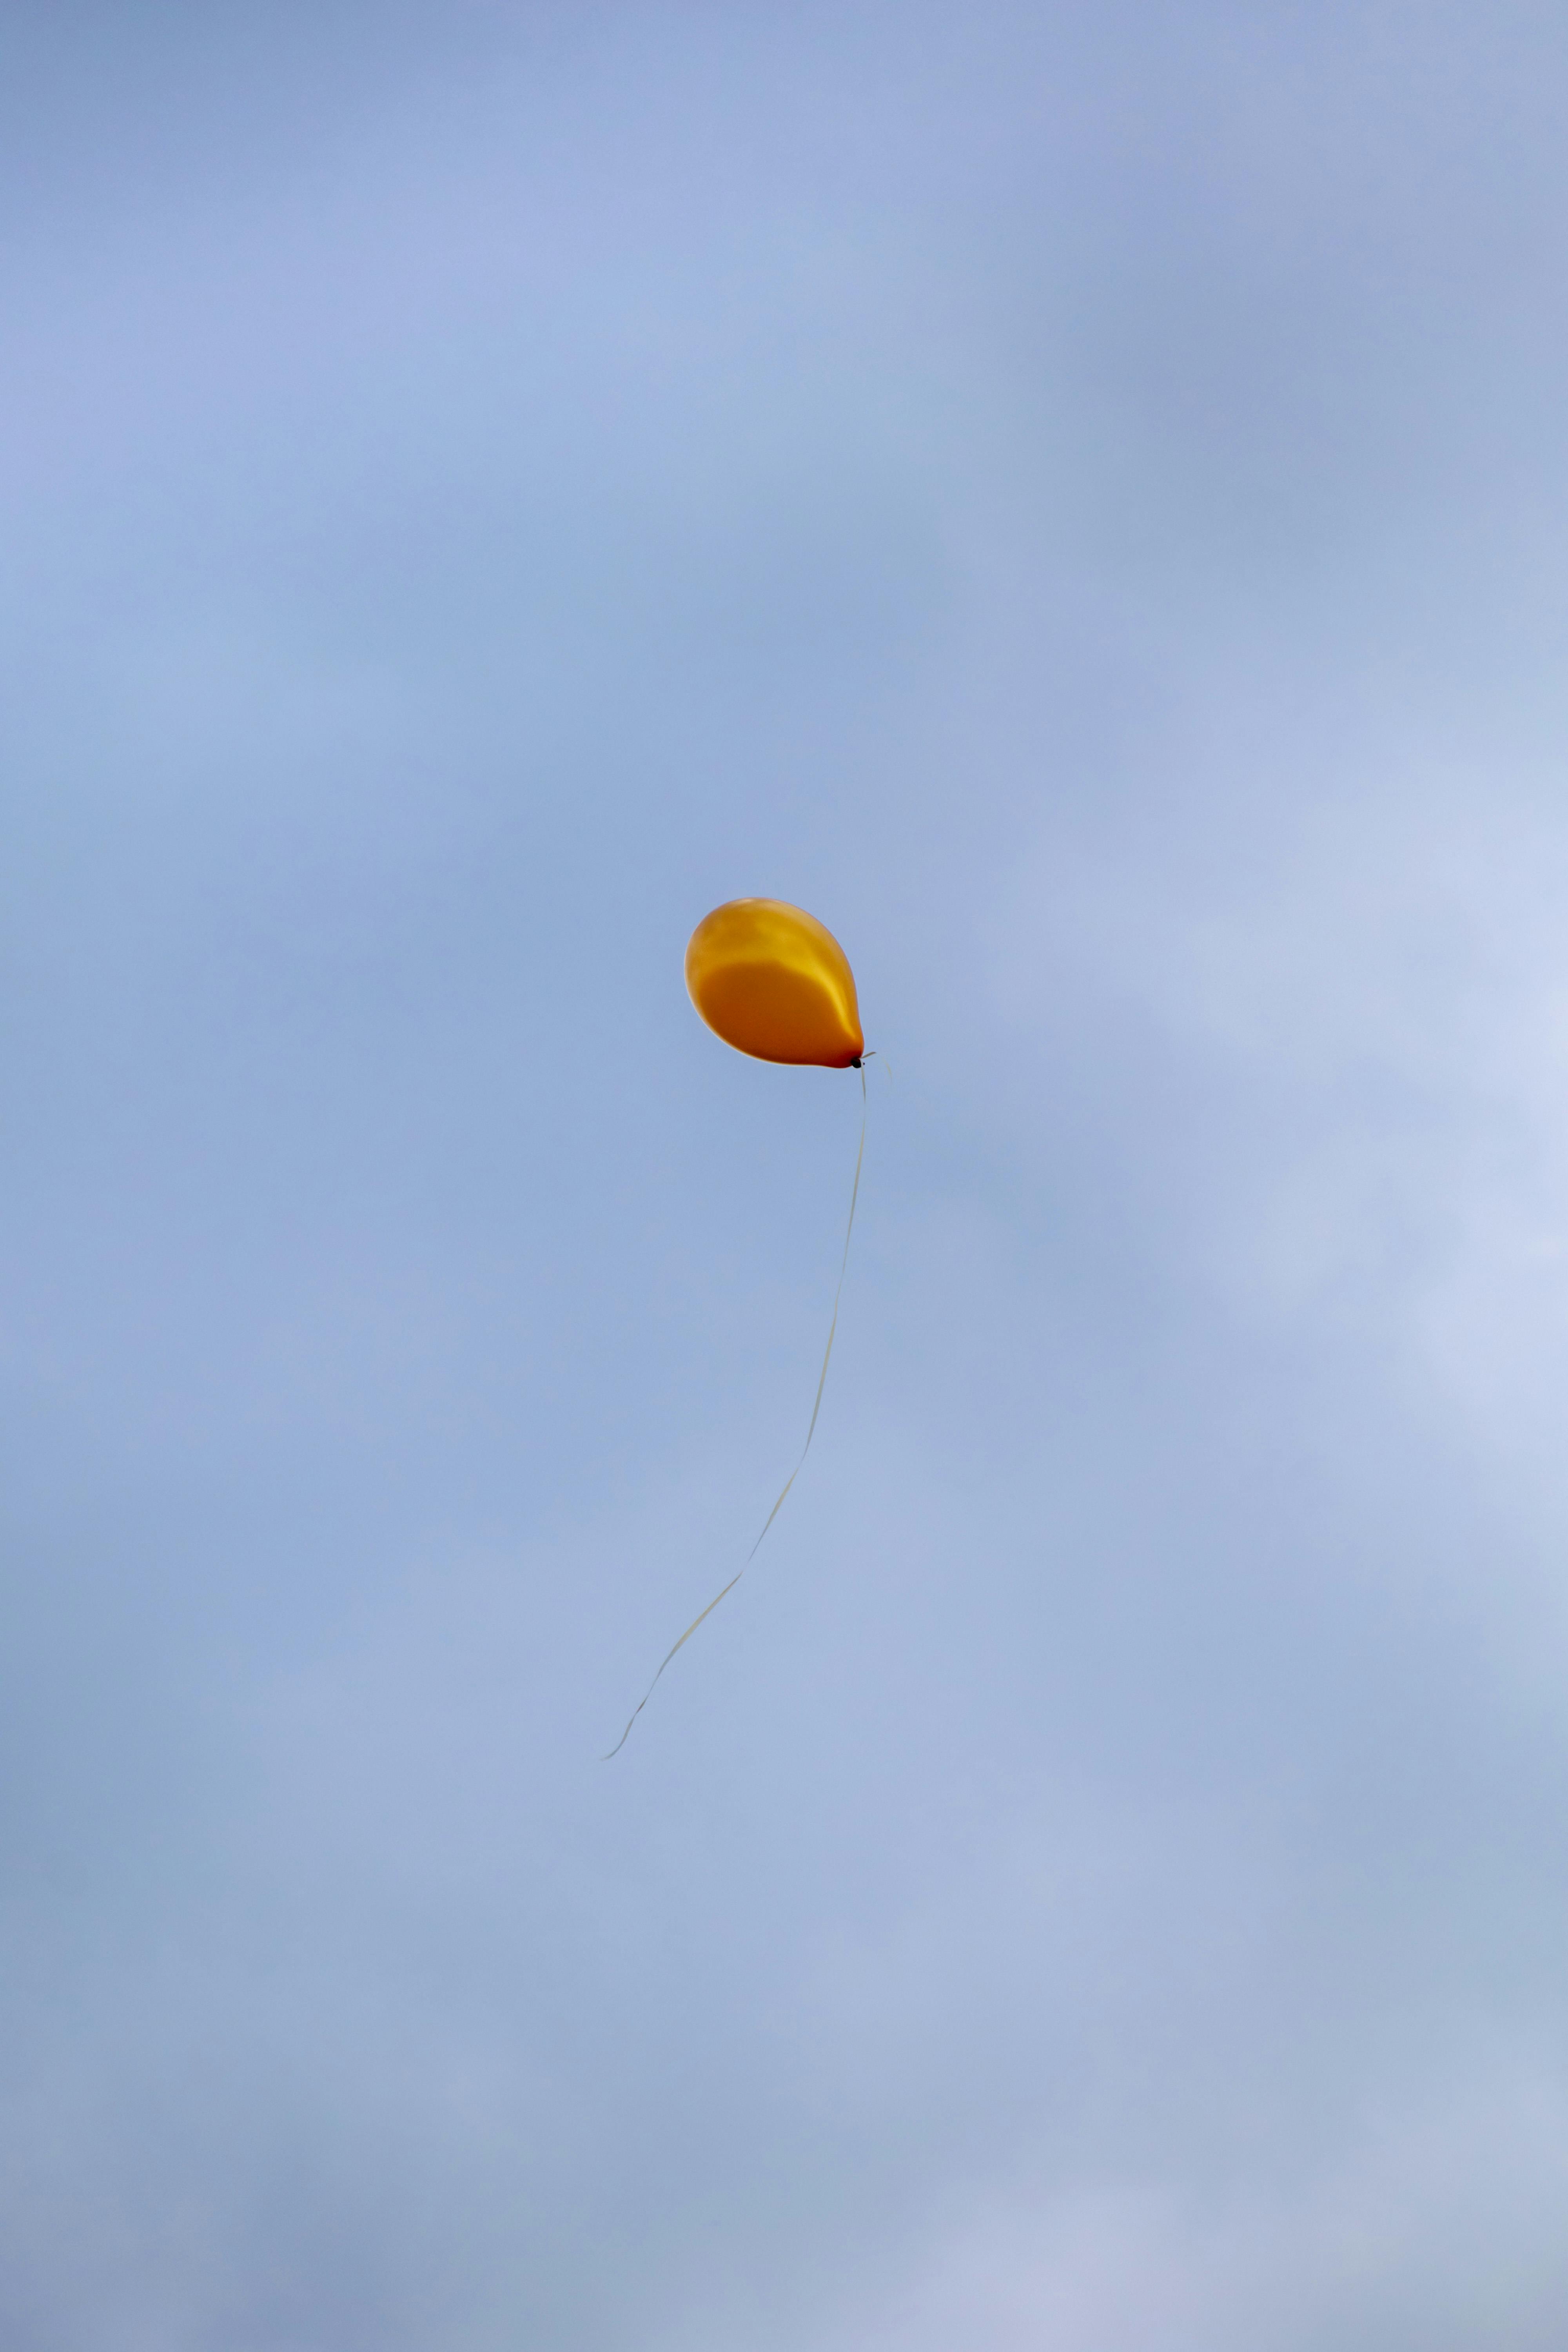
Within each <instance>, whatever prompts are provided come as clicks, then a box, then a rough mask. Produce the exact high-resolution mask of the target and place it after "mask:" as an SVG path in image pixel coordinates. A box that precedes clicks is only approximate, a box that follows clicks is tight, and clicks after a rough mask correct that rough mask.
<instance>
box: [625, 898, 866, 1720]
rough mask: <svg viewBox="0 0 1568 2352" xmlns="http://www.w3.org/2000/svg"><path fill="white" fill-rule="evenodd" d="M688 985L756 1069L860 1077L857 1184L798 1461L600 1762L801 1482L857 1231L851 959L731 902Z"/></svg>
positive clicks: (819, 936)
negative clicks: (808, 1067) (747, 1545)
mask: <svg viewBox="0 0 1568 2352" xmlns="http://www.w3.org/2000/svg"><path fill="white" fill-rule="evenodd" d="M686 987H687V992H688V994H689V996H690V998H691V1002H692V1003H693V1004H694V1005H695V1006H696V1008H697V1010H698V1012H699V1013H700V1014H701V1016H702V1018H703V1020H704V1021H705V1022H706V1023H707V1024H708V1026H709V1028H710V1029H711V1030H712V1032H713V1034H714V1035H715V1036H716V1037H721V1038H722V1039H723V1041H724V1043H725V1044H726V1045H732V1046H733V1047H734V1048H735V1050H736V1052H737V1053H740V1054H749V1055H751V1056H752V1059H753V1060H755V1061H759V1062H784V1063H792V1064H795V1065H796V1066H799V1065H801V1064H815V1065H816V1066H818V1067H819V1068H822V1069H827V1070H857V1071H858V1073H859V1076H860V1140H859V1143H858V1147H857V1150H856V1153H855V1181H854V1182H853V1184H852V1185H851V1186H850V1190H849V1215H848V1219H847V1223H846V1224H845V1228H844V1251H843V1255H842V1256H841V1257H840V1259H839V1261H838V1282H837V1288H836V1289H835V1291H834V1294H833V1314H832V1317H831V1318H830V1320H829V1323H828V1327H827V1345H826V1349H824V1350H823V1357H822V1370H821V1371H820V1373H819V1374H818V1375H817V1381H816V1397H815V1399H814V1400H813V1402H812V1408H811V1420H810V1423H809V1424H808V1425H807V1428H806V1433H805V1444H804V1445H803V1446H802V1447H801V1449H800V1458H799V1460H798V1461H797V1462H796V1463H795V1468H794V1469H793V1470H792V1471H791V1472H790V1474H789V1476H788V1477H787V1478H786V1479H785V1480H784V1485H783V1486H781V1488H780V1489H779V1492H778V1495H777V1496H776V1497H775V1498H774V1502H773V1508H772V1510H771V1511H770V1512H769V1513H768V1516H767V1517H766V1518H765V1519H764V1520H763V1525H762V1529H761V1532H760V1533H759V1535H758V1537H757V1539H756V1541H755V1543H753V1544H752V1549H751V1550H750V1551H749V1552H748V1553H747V1554H746V1557H745V1559H743V1560H742V1562H741V1565H740V1567H739V1568H738V1569H737V1570H735V1573H734V1575H733V1576H732V1577H731V1579H730V1581H729V1583H728V1584H726V1585H725V1586H723V1588H722V1589H721V1591H718V1592H716V1593H715V1594H714V1595H713V1598H712V1600H711V1601H710V1602H709V1603H708V1606H707V1607H706V1608H705V1609H704V1610H702V1611H700V1613H699V1614H698V1615H697V1616H695V1617H694V1618H693V1619H692V1621H691V1622H690V1624H689V1626H688V1627H687V1629H686V1631H685V1633H682V1634H681V1636H680V1639H679V1641H678V1642H676V1643H673V1644H672V1645H671V1647H670V1648H669V1649H668V1651H667V1652H666V1654H665V1655H664V1657H663V1658H662V1659H661V1660H660V1662H659V1665H658V1673H656V1674H655V1675H654V1678H653V1680H652V1682H650V1683H649V1685H648V1686H647V1690H646V1691H645V1692H644V1693H643V1695H642V1696H641V1698H640V1699H639V1700H638V1701H637V1705H636V1706H635V1707H633V1709H632V1711H631V1714H630V1715H629V1716H628V1717H626V1729H625V1730H624V1731H623V1732H622V1734H621V1736H620V1738H618V1739H617V1740H616V1744H615V1746H614V1747H613V1748H611V1749H610V1751H609V1755H607V1756H606V1757H605V1759H604V1761H605V1763H606V1764H607V1763H608V1762H609V1760H610V1757H611V1756H618V1755H619V1754H620V1751H621V1749H622V1748H624V1747H625V1746H626V1741H627V1739H628V1738H629V1737H630V1735H631V1728H632V1726H633V1724H634V1723H636V1721H637V1717H638V1716H639V1715H640V1714H641V1713H642V1711H643V1709H644V1707H645V1706H647V1703H648V1701H649V1699H650V1698H651V1697H652V1696H653V1694H654V1692H655V1690H656V1688H657V1687H658V1681H659V1676H660V1675H662V1674H663V1673H664V1670H665V1667H666V1666H668V1664H669V1663H670V1661H671V1659H673V1658H674V1657H676V1656H677V1655H678V1654H679V1652H680V1651H681V1650H683V1649H684V1648H685V1646H686V1644H687V1643H688V1642H689V1640H690V1639H691V1636H692V1635H693V1633H696V1631H697V1629H698V1627H699V1626H700V1624H701V1623H702V1622H703V1621H704V1620H705V1619H706V1618H709V1617H710V1616H711V1615H712V1614H713V1612H714V1610H715V1609H717V1608H718V1606H719V1603H720V1602H721V1601H722V1600H723V1599H724V1598H725V1597H726V1595H727V1594H729V1593H731V1592H733V1591H734V1590H735V1587H736V1585H737V1584H739V1582H740V1581H741V1579H742V1576H744V1574H745V1573H746V1570H747V1569H749V1568H750V1566H751V1564H752V1560H754V1559H755V1558H756V1556H757V1554H758V1552H759V1551H760V1550H761V1549H762V1548H763V1538H765V1537H766V1535H767V1532H768V1529H769V1528H771V1527H772V1526H773V1521H774V1520H775V1519H776V1518H777V1517H778V1515H779V1512H780V1510H781V1509H782V1507H783V1505H784V1496H786V1495H787V1494H788V1493H789V1490H790V1488H791V1487H792V1486H794V1485H795V1480H796V1479H797V1478H798V1477H799V1475H800V1473H801V1469H802V1466H803V1465H804V1464H805V1457H806V1455H807V1454H809V1453H810V1451H811V1441H812V1439H813V1438H814V1437H815V1436H816V1418H817V1415H818V1413H819V1412H821V1410H822V1393H823V1391H824V1389H826V1386H827V1367H828V1365H829V1364H830V1363H831V1361H832V1360H833V1342H834V1340H835V1339H836V1338H837V1333H838V1302H839V1300H840V1299H841V1298H842V1297H843V1296H844V1276H845V1274H846V1272H847V1268H848V1265H849V1237H850V1235H851V1234H853V1232H854V1230H855V1210H856V1205H857V1203H858V1201H859V1198H860V1169H861V1165H862V1163H863V1161H864V1160H865V1157H866V1108H867V1105H866V1067H865V1066H866V1063H867V1061H868V1059H869V1058H870V1056H869V1055H868V1053H867V1051H866V1040H865V1036H864V1034H863V1033H862V1031H861V1027H860V1007H859V1003H858V999H857V997H856V993H855V975H854V973H853V972H852V971H850V969H849V959H848V957H847V955H846V954H845V952H844V950H843V949H842V948H841V947H840V946H839V944H838V942H837V940H836V939H835V938H834V936H833V934H832V932H831V931H830V930H829V929H827V926H826V924H825V923H819V922H818V921H817V919H816V916H815V915H808V914H807V913H806V911H805V908H804V907H792V906H790V905H788V904H787V903H786V902H785V901H784V899H782V898H731V899H730V900H729V901H728V903H727V904H726V905H724V906H722V907H715V908H714V909H713V911H712V913H711V914H710V915H704V917H703V918H702V920H701V921H700V923H699V924H698V926H697V929H695V930H694V931H693V932H692V934H691V938H690V940H689V942H688V944H687V949H686Z"/></svg>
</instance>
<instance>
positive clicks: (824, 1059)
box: [686, 898, 866, 1070]
mask: <svg viewBox="0 0 1568 2352" xmlns="http://www.w3.org/2000/svg"><path fill="white" fill-rule="evenodd" d="M686 986H687V990H688V992H689V995H690V998H691V1002H692V1003H693V1004H695V1006H696V1007H697V1010H698V1012H699V1013H700V1014H701V1015H702V1018H703V1020H704V1021H706V1022H707V1024H708V1026H709V1027H710V1029H711V1030H712V1031H713V1033H714V1034H715V1035H716V1036H720V1037H722V1039H723V1040H724V1043H725V1044H726V1045H733V1046H734V1047H735V1049H736V1051H737V1052H738V1053H742V1054H752V1055H755V1057H756V1059H757V1060H758V1061H759V1062H817V1063H820V1064H822V1065H823V1066H824V1067H825V1068H826V1069H829V1070H852V1069H858V1067H859V1064H860V1056H861V1055H862V1054H863V1053H864V1052H865V1050H866V1040H865V1038H864V1037H863V1036H862V1035H861V1034H860V1008H859V1006H858V1004H857V1003H856V1002H855V975H854V973H853V972H852V971H850V969H849V959H848V957H847V955H846V954H845V952H844V950H843V949H842V948H841V947H840V946H839V944H838V942H837V940H836V939H835V938H834V936H833V934H832V932H831V931H830V930H829V929H827V927H826V924H824V923H819V922H818V921H817V919H816V916H815V915H808V914H807V913H806V911H805V908H804V907H790V906H786V905H785V903H784V900H783V899H782V898H731V900H730V902H729V904H728V905H727V906H723V907H715V908H714V909H713V912H712V913H711V914H710V915H704V916H703V918H702V920H701V921H700V923H699V924H698V926H697V929H695V930H694V931H693V932H692V934H691V939H690V941H689V945H688V947H687V950H686Z"/></svg>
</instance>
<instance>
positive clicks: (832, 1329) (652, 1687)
mask: <svg viewBox="0 0 1568 2352" xmlns="http://www.w3.org/2000/svg"><path fill="white" fill-rule="evenodd" d="M866 1110H867V1097H866V1073H865V1071H864V1070H863V1069H862V1071H861V1073H860V1144H859V1149H858V1150H857V1152H856V1154H855V1181H854V1183H853V1185H852V1186H851V1187H850V1192H849V1222H848V1223H847V1225H846V1226H845V1228H844V1255H843V1256H842V1257H841V1258H840V1259H839V1261H838V1286H837V1289H836V1290H835V1292H834V1294H833V1319H832V1321H831V1322H830V1323H829V1324H828V1327H827V1345H826V1349H824V1350H823V1356H822V1370H821V1371H820V1372H819V1373H818V1375H817V1381H816V1398H815V1400H814V1402H813V1404H812V1408H811V1426H810V1427H809V1429H808V1430H807V1431H806V1433H805V1444H804V1445H803V1446H802V1447H801V1449H800V1460H799V1461H798V1462H797V1463H796V1464H795V1468H794V1469H793V1470H792V1471H791V1472H790V1474H789V1476H788V1477H787V1478H786V1479H785V1480H784V1485H783V1486H781V1487H780V1488H779V1493H778V1500H777V1501H776V1502H775V1503H774V1505H773V1509H772V1510H771V1511H770V1512H769V1513H768V1516H767V1517H766V1518H765V1519H764V1520H763V1531H762V1534H761V1535H759V1536H758V1538H757V1540H756V1542H755V1543H754V1544H753V1545H752V1549H751V1550H750V1551H749V1552H748V1553H747V1554H746V1557H745V1559H743V1560H742V1562H741V1565H740V1567H739V1568H738V1569H737V1570H735V1573H734V1575H733V1576H732V1577H731V1579H730V1581H729V1583H728V1584H726V1585H725V1586H724V1588H723V1591H720V1592H716V1593H715V1594H714V1595H713V1598H712V1600H711V1601H710V1602H709V1603H708V1606H707V1608H706V1609H704V1610H703V1611H702V1612H701V1615H700V1616H697V1617H694V1618H693V1619H692V1621H691V1622H690V1624H689V1626H688V1627H687V1629H686V1631H685V1633H682V1635H681V1637H680V1639H679V1642H677V1643H676V1644H675V1647H674V1649H672V1650H670V1651H669V1652H668V1654H667V1655H666V1656H665V1657H664V1658H663V1659H662V1660H661V1661H660V1664H659V1669H658V1674H657V1675H655V1676H654V1678H653V1680H652V1682H651V1683H649V1685H648V1686H647V1690H646V1691H644V1693H643V1695H642V1696H641V1698H639V1699H638V1701H637V1705H636V1706H634V1707H633V1709H632V1711H631V1713H630V1715H629V1716H628V1717H626V1729H625V1731H623V1732H622V1734H621V1736H620V1738H618V1739H617V1740H616V1744H615V1746H614V1747H613V1748H611V1749H610V1751H609V1755H606V1756H603V1757H601V1758H600V1759H599V1760H600V1762H601V1763H603V1764H607V1763H608V1762H609V1760H610V1757H611V1756H618V1755H619V1754H620V1752H621V1750H622V1748H624V1747H625V1746H626V1741H627V1740H628V1739H629V1738H630V1737H631V1728H632V1726H633V1724H634V1723H635V1722H636V1721H637V1717H638V1716H639V1715H640V1714H641V1713H642V1711H643V1709H644V1707H645V1706H647V1703H648V1701H649V1699H650V1698H651V1697H652V1696H653V1695H654V1692H655V1691H656V1690H657V1689H658V1677H659V1675H662V1674H663V1672H664V1669H665V1667H666V1666H668V1664H669V1662H670V1659H671V1658H673V1657H674V1656H675V1654H676V1652H677V1651H679V1650H683V1649H684V1648H685V1647H686V1644H687V1643H688V1642H689V1641H690V1639H691V1636H692V1635H693V1633H696V1631H697V1628H698V1627H699V1625H700V1624H701V1622H702V1620H703V1618H705V1617H711V1615H712V1614H713V1612H714V1611H715V1609H717V1608H718V1606H719V1603H720V1602H721V1601H722V1600H723V1599H724V1598H725V1596H726V1594H728V1593H731V1592H733V1591H734V1590H735V1587H736V1585H737V1584H739V1582H740V1581H741V1579H742V1577H743V1576H744V1574H745V1573H746V1570H748V1569H749V1568H750V1566H751V1564H752V1561H753V1560H754V1559H755V1558H756V1556H757V1554H758V1553H759V1552H760V1551H761V1549H762V1548H763V1538H764V1537H765V1536H766V1534H767V1532H768V1529H769V1528H771V1527H772V1526H773V1521H774V1520H775V1519H776V1518H777V1517H778V1515H779V1512H780V1511H781V1509H782V1508H783V1507H784V1496H786V1495H787V1494H788V1493H789V1490H790V1488H791V1487H792V1486H794V1485H795V1480H796V1479H797V1478H798V1477H799V1476H800V1474H801V1471H802V1470H803V1469H804V1467H805V1457H806V1455H807V1454H809V1453H810V1452H811V1441H812V1439H813V1438H814V1437H815V1436H816V1416H817V1414H818V1413H819V1412H821V1411H822V1391H823V1390H824V1389H825V1388H826V1386H827V1367H828V1365H829V1364H830V1363H831V1362H832V1360H833V1342H834V1340H835V1339H837V1336H838V1302H839V1300H840V1299H841V1298H842V1297H843V1296H844V1276H845V1275H846V1273H847V1270H848V1265H849V1236H850V1234H852V1233H853V1232H854V1230H855V1208H856V1203H857V1202H858V1200H859V1198H860V1165H861V1162H862V1161H863V1160H864V1159H865V1157H866Z"/></svg>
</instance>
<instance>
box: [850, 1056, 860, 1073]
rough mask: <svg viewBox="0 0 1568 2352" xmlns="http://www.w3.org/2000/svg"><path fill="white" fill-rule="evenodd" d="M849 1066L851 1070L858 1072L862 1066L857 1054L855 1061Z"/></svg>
mask: <svg viewBox="0 0 1568 2352" xmlns="http://www.w3.org/2000/svg"><path fill="white" fill-rule="evenodd" d="M849 1066H850V1068H851V1069H852V1070H858V1069H860V1068H861V1067H862V1066H863V1065H862V1063H861V1059H860V1056H859V1055H858V1054H857V1055H856V1056H855V1059H854V1060H853V1061H852V1062H851V1063H850V1065H849Z"/></svg>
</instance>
